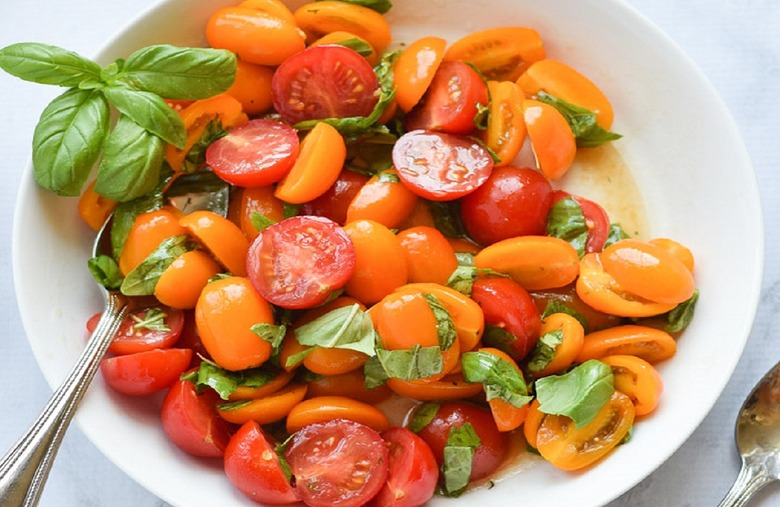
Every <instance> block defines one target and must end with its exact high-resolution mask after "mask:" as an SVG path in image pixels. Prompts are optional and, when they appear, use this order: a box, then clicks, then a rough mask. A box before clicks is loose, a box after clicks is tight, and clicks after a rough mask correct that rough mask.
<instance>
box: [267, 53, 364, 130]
mask: <svg viewBox="0 0 780 507" xmlns="http://www.w3.org/2000/svg"><path fill="white" fill-rule="evenodd" d="M377 87H378V84H377V79H376V75H375V74H374V70H373V69H372V68H371V65H370V64H369V63H368V62H367V61H366V60H365V58H363V57H362V56H360V55H359V54H358V53H357V52H355V51H353V50H352V49H349V48H347V47H344V46H339V45H330V44H326V45H322V46H314V47H310V48H308V49H306V50H304V51H301V52H300V53H297V54H295V55H293V56H292V57H290V58H288V59H287V60H285V61H284V62H283V63H282V64H281V65H280V66H279V67H278V68H277V69H276V72H275V73H274V77H273V79H272V80H271V88H272V90H273V98H274V107H275V108H276V110H277V111H278V112H279V114H281V115H282V119H283V120H284V121H286V122H287V123H289V124H291V125H292V124H295V123H298V122H300V121H305V120H319V119H322V118H348V117H352V116H368V115H369V114H371V111H373V109H374V106H375V105H376V103H377V100H378V99H377V96H376V95H375V94H374V92H375V91H376V89H377Z"/></svg>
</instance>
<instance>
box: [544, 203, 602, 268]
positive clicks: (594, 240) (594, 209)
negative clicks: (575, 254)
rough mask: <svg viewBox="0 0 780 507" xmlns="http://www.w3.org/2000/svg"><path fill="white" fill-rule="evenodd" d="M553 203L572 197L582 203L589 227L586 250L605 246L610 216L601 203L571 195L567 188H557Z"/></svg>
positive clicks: (597, 249) (590, 250) (589, 251)
mask: <svg viewBox="0 0 780 507" xmlns="http://www.w3.org/2000/svg"><path fill="white" fill-rule="evenodd" d="M552 195H553V198H552V201H553V204H555V203H556V202H558V201H560V200H562V199H566V198H567V197H571V198H572V199H574V201H575V202H576V203H577V204H579V205H580V209H581V210H582V215H583V216H584V217H585V226H586V227H587V228H588V239H587V241H586V242H585V252H586V253H592V252H600V251H601V249H602V248H604V243H606V241H607V237H608V236H609V216H608V215H607V212H606V211H604V208H602V207H601V206H600V205H598V204H596V203H595V202H593V201H591V200H588V199H585V198H584V197H580V196H578V195H571V194H570V193H568V192H566V191H565V190H555V191H554V192H553V194H552Z"/></svg>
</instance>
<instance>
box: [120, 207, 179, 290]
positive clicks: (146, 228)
mask: <svg viewBox="0 0 780 507" xmlns="http://www.w3.org/2000/svg"><path fill="white" fill-rule="evenodd" d="M180 234H187V229H185V228H184V227H182V226H181V225H180V224H179V217H178V216H176V214H175V213H174V212H173V211H172V210H169V209H166V208H163V209H161V210H157V211H150V212H148V213H142V214H140V215H138V217H137V218H136V219H135V222H133V226H132V227H131V228H130V232H129V233H128V235H127V240H126V241H125V246H124V248H123V249H122V254H121V255H120V256H119V270H120V271H121V272H122V274H125V275H127V274H128V273H129V272H131V271H132V270H133V269H135V268H136V267H137V266H138V265H139V264H141V263H142V262H143V261H144V259H146V258H147V257H148V256H149V254H150V253H152V252H154V250H155V249H156V248H157V247H158V246H159V245H160V243H161V242H162V241H163V240H165V239H168V238H170V237H172V236H178V235H180Z"/></svg>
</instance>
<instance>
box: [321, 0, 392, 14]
mask: <svg viewBox="0 0 780 507" xmlns="http://www.w3.org/2000/svg"><path fill="white" fill-rule="evenodd" d="M316 1H317V2H322V1H323V0H316ZM342 1H343V2H346V3H350V4H355V5H360V6H362V7H368V8H369V9H371V10H374V11H377V12H378V13H380V14H384V13H386V12H387V11H389V10H390V8H391V7H392V6H393V3H392V2H391V1H390V0H342Z"/></svg>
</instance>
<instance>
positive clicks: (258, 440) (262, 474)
mask: <svg viewBox="0 0 780 507" xmlns="http://www.w3.org/2000/svg"><path fill="white" fill-rule="evenodd" d="M275 448H276V446H275V445H274V443H273V442H272V439H271V437H270V436H269V435H267V434H266V432H265V431H263V428H261V427H260V425H259V424H257V423H256V422H255V421H248V422H246V423H245V424H244V425H243V426H241V428H240V429H239V430H238V431H237V432H236V434H235V435H233V438H231V439H230V443H229V444H228V446H227V448H226V449H225V475H227V478H228V479H229V480H230V482H231V483H232V484H233V486H235V487H236V488H237V489H238V490H239V491H241V492H242V493H244V494H245V495H247V496H248V497H249V498H251V499H252V500H254V501H255V502H262V503H268V504H274V505H276V504H288V503H294V502H297V501H298V500H300V498H299V497H298V494H297V493H296V492H295V490H294V489H293V487H292V486H290V483H289V482H288V481H287V478H286V477H285V475H284V472H283V471H282V466H281V464H280V463H279V456H277V454H276V449H275Z"/></svg>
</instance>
